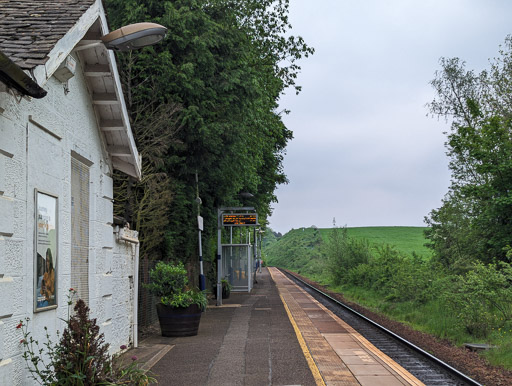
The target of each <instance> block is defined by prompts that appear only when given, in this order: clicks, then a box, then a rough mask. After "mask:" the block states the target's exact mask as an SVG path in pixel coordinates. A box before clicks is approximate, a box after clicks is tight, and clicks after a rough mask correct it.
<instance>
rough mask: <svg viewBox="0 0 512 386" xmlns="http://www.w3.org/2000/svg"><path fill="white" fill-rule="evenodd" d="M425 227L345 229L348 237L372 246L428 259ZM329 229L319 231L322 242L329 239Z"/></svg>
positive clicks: (429, 252)
mask: <svg viewBox="0 0 512 386" xmlns="http://www.w3.org/2000/svg"><path fill="white" fill-rule="evenodd" d="M426 229H427V228H425V227H361V228H347V234H348V236H349V237H354V238H365V239H367V240H368V241H369V242H370V243H372V244H389V245H392V246H394V247H395V248H396V249H398V250H399V251H401V252H403V253H406V254H412V253H413V252H415V253H416V254H418V255H420V256H424V257H430V256H431V255H432V252H431V250H430V249H428V248H427V247H425V245H424V244H425V243H426V242H427V240H426V239H425V236H424V234H423V232H424V231H425V230H426ZM331 231H332V230H331V229H330V228H325V229H320V232H321V235H322V238H323V239H324V241H327V240H328V239H329V234H330V232H331Z"/></svg>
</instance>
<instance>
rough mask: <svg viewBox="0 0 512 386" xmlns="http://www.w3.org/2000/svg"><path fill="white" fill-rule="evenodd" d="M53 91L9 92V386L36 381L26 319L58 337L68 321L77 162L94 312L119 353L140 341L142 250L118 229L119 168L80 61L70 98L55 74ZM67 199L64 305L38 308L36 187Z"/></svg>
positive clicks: (5, 310) (1, 165)
mask: <svg viewBox="0 0 512 386" xmlns="http://www.w3.org/2000/svg"><path fill="white" fill-rule="evenodd" d="M44 88H45V89H46V90H47V91H48V95H47V96H46V97H45V98H43V99H41V100H35V99H33V100H28V99H26V98H19V97H15V96H13V95H10V94H8V93H4V92H0V293H1V294H2V296H0V385H4V384H5V385H20V384H33V381H32V380H30V379H28V378H27V376H28V372H27V371H26V369H25V363H24V361H23V359H22V357H21V354H22V345H21V344H20V343H19V341H20V339H21V331H20V330H16V328H15V327H16V325H17V323H18V322H19V321H20V319H25V318H26V317H30V319H31V320H30V322H29V325H30V330H31V331H32V334H33V335H34V337H35V338H36V339H38V340H39V341H40V342H41V341H42V342H45V338H44V330H43V327H44V326H46V327H48V330H49V332H50V334H51V335H52V337H53V340H54V341H55V340H56V331H57V330H59V331H62V330H63V328H64V326H65V324H64V322H63V321H61V320H60V318H63V319H66V318H67V316H68V308H67V294H68V289H69V288H70V286H71V196H70V192H71V188H70V180H71V157H72V156H74V157H79V158H80V159H81V160H85V161H86V162H87V163H90V209H89V216H90V224H89V306H90V308H91V314H92V316H93V317H95V318H97V322H98V324H99V325H100V326H101V331H102V332H103V333H104V334H105V340H106V341H107V342H109V343H110V344H111V351H112V352H114V351H117V350H118V349H119V346H120V345H121V344H129V343H130V342H131V329H132V307H133V304H132V299H133V250H132V246H131V244H129V243H126V242H124V241H122V242H116V239H115V235H114V233H113V231H114V228H113V227H112V222H113V220H112V216H113V213H112V199H113V193H112V190H113V189H112V178H111V177H110V176H111V173H112V170H111V163H110V160H109V158H108V154H107V153H106V151H105V146H104V143H103V141H102V136H101V133H100V131H99V130H98V127H97V121H96V116H95V114H94V110H93V106H92V102H91V98H90V96H89V94H88V92H87V88H86V85H85V80H84V77H83V75H82V70H81V68H80V65H79V63H78V66H77V71H76V75H75V77H74V78H72V79H70V81H69V92H67V93H66V92H65V91H64V87H63V85H62V84H61V83H60V82H59V81H58V80H56V79H55V78H53V77H52V78H51V79H50V80H49V81H48V83H47V84H46V85H44ZM35 189H38V190H40V191H44V192H48V193H50V194H52V195H56V196H58V241H57V244H58V260H57V283H58V289H57V301H58V308H57V309H53V310H47V311H44V312H38V313H34V312H33V296H34V295H33V293H34V264H35V257H34V255H35V253H34V249H35V246H34V242H35V237H34V228H35V212H34V211H35V198H34V197H35V193H34V190H35Z"/></svg>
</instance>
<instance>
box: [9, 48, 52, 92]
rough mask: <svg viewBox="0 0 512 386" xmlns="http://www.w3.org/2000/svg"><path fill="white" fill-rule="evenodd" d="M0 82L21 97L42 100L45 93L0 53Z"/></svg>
mask: <svg viewBox="0 0 512 386" xmlns="http://www.w3.org/2000/svg"><path fill="white" fill-rule="evenodd" d="M0 81H1V82H3V83H5V85H6V86H8V87H12V88H14V89H15V90H17V91H19V92H20V93H21V94H22V95H28V96H31V97H33V98H37V99H40V98H43V97H44V96H46V94H47V91H46V90H44V89H43V88H41V87H40V86H39V85H38V84H37V83H36V82H34V81H33V80H32V79H31V78H30V77H29V76H28V75H27V74H26V73H25V72H24V71H23V70H22V69H21V68H20V67H18V66H17V65H16V64H15V63H14V62H13V61H12V60H11V59H9V58H8V57H7V55H5V54H4V53H3V52H1V51H0Z"/></svg>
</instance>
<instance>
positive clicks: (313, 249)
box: [262, 227, 431, 279]
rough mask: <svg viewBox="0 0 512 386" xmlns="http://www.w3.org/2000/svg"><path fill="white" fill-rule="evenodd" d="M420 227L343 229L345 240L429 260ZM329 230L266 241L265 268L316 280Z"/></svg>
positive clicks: (306, 230) (320, 272) (298, 231)
mask: <svg viewBox="0 0 512 386" xmlns="http://www.w3.org/2000/svg"><path fill="white" fill-rule="evenodd" d="M425 229H426V228H422V227H361V228H347V232H348V236H349V237H354V238H365V239H367V240H368V241H369V242H370V244H373V245H382V244H389V245H391V246H393V247H394V248H395V249H397V250H398V251H400V252H403V253H404V254H407V255H411V254H412V253H413V252H415V253H416V254H418V255H419V256H422V257H424V258H429V257H430V256H431V252H430V250H429V249H428V248H426V247H425V246H424V244H425V242H426V240H425V238H424V236H423V231H424V230H425ZM331 232H332V229H328V228H324V229H316V228H299V229H292V230H291V231H290V232H288V233H286V234H285V235H283V236H282V237H280V238H276V237H274V235H271V237H268V238H266V239H265V240H264V242H263V245H262V246H263V255H264V257H265V259H266V261H267V263H268V264H269V265H274V266H277V267H282V268H287V269H291V270H293V271H295V272H298V273H301V274H304V275H309V277H310V278H314V279H320V278H321V277H322V276H323V270H324V267H325V264H326V243H327V242H328V241H329V235H330V233H331Z"/></svg>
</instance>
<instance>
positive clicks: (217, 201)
mask: <svg viewBox="0 0 512 386" xmlns="http://www.w3.org/2000/svg"><path fill="white" fill-rule="evenodd" d="M106 5H107V10H108V17H109V21H110V23H111V24H112V27H119V26H120V25H122V24H128V23H134V22H140V21H154V22H156V23H159V24H162V25H164V26H166V27H167V28H168V34H167V37H166V38H165V40H164V42H163V43H160V44H158V45H156V46H152V47H148V48H145V49H143V50H142V51H140V52H133V53H129V54H124V55H122V56H121V57H120V66H121V69H122V73H123V74H125V75H126V76H125V78H124V83H125V90H126V91H127V93H128V98H127V99H128V100H129V103H130V108H131V109H132V111H134V110H135V111H140V109H139V108H138V107H140V106H146V107H145V111H147V112H148V113H149V112H150V111H154V110H155V109H156V108H157V106H159V105H160V104H171V105H172V104H178V105H180V106H181V112H180V121H179V126H180V127H181V129H180V130H179V131H177V132H176V133H175V136H174V137H173V141H172V142H171V143H170V144H169V147H168V149H167V152H166V155H165V157H163V161H164V162H163V166H162V168H161V169H160V170H161V171H162V172H165V173H166V175H167V176H168V177H169V179H168V180H166V181H165V182H164V184H166V185H167V186H168V187H169V189H170V191H172V194H173V198H172V201H171V202H170V204H169V205H167V206H164V207H162V208H161V210H160V211H159V213H160V215H161V216H167V218H168V224H165V227H164V237H162V238H161V242H160V250H161V251H163V257H165V256H167V257H175V258H179V259H181V260H187V259H188V258H190V257H191V256H194V255H195V254H196V242H195V240H196V237H195V235H196V232H195V228H196V220H195V215H196V214H197V213H196V206H195V203H194V198H195V193H196V187H195V178H194V175H195V173H198V175H199V193H200V196H201V198H202V201H203V206H202V209H201V211H202V215H203V217H204V218H205V227H206V229H205V232H204V234H205V237H206V238H207V241H206V243H205V249H206V254H207V255H208V252H209V251H210V252H211V250H212V249H214V243H213V242H211V240H213V237H214V235H215V227H216V208H217V207H218V206H220V205H236V204H240V202H239V201H238V200H237V194H238V193H240V192H242V191H249V192H251V193H253V194H254V195H255V197H254V199H253V201H252V202H251V204H253V205H254V206H256V208H257V210H258V212H259V213H260V215H262V220H263V221H264V219H265V216H267V215H268V214H270V212H271V207H270V204H271V203H272V202H274V201H275V200H276V197H275V195H274V191H275V188H276V186H277V184H280V183H285V182H286V176H285V175H284V173H283V168H282V160H283V155H284V150H285V146H286V144H287V142H288V141H289V140H290V139H291V138H292V133H291V131H290V130H288V129H287V128H286V127H285V125H284V124H283V122H282V117H281V114H280V113H278V112H277V108H278V100H279V97H280V96H281V94H282V93H283V91H284V90H285V89H286V88H287V87H294V88H295V89H296V91H297V92H298V91H299V90H300V87H299V86H297V85H296V83H295V82H296V78H297V74H298V72H299V71H300V67H299V66H298V65H297V61H298V60H299V59H301V58H302V57H305V56H308V55H309V54H311V53H313V49H312V48H310V47H308V46H307V45H306V44H305V43H304V41H303V40H302V38H300V37H294V36H289V32H288V31H289V30H290V28H291V25H290V24H289V22H288V16H287V14H288V6H289V4H288V0H274V1H269V0H262V1H257V0H174V1H156V0H140V1H138V0H107V1H106ZM147 118H148V121H149V116H148V117H147ZM137 119H139V121H140V120H141V119H142V121H143V120H144V114H143V115H142V116H139V117H138V118H137ZM136 140H137V144H138V146H141V145H142V143H139V141H138V139H137V138H136ZM142 146H144V145H142ZM210 255H212V253H210Z"/></svg>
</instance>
